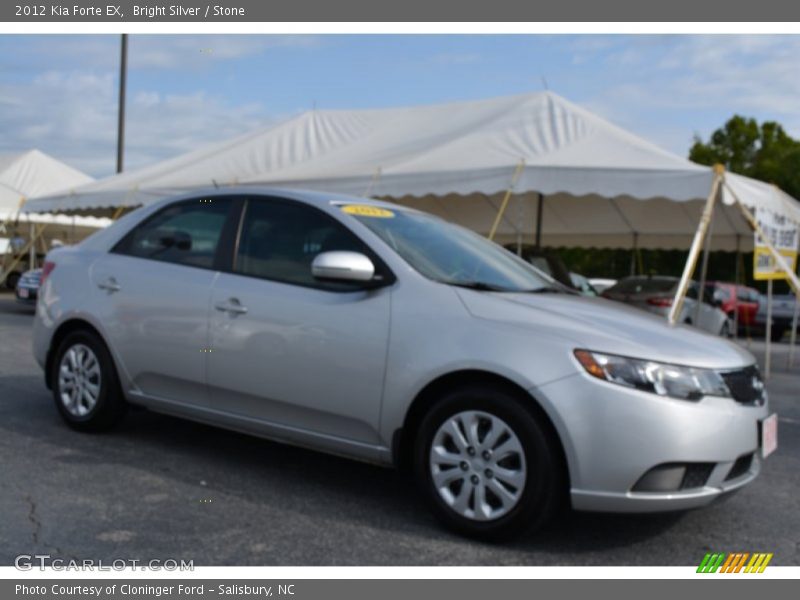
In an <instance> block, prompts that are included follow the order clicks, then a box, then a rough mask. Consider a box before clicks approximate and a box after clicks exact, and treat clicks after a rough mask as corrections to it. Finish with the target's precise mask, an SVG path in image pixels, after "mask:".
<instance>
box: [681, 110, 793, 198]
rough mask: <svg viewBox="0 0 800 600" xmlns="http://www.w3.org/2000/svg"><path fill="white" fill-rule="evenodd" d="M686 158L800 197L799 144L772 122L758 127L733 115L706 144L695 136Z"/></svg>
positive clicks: (756, 124) (766, 122)
mask: <svg viewBox="0 0 800 600" xmlns="http://www.w3.org/2000/svg"><path fill="white" fill-rule="evenodd" d="M689 159H690V160H693V161H694V162H697V163H700V164H704V165H713V164H716V163H720V164H723V165H725V168H726V169H728V170H729V171H733V172H734V173H740V174H742V175H747V176H748V177H753V178H755V179H760V180H761V181H766V182H767V183H774V184H775V185H777V186H778V187H780V188H781V189H782V190H784V191H785V192H787V193H788V194H791V195H792V196H794V197H795V198H800V142H799V141H798V140H795V139H794V138H792V137H791V136H790V135H789V134H787V133H786V131H785V130H784V129H783V127H782V126H781V125H780V124H779V123H776V122H774V121H765V122H764V123H762V124H761V125H759V124H758V122H757V121H756V120H755V119H748V118H746V117H742V116H740V115H734V116H733V117H732V118H731V119H729V120H728V122H727V123H725V125H724V126H723V127H721V128H719V129H717V130H716V131H715V132H714V133H712V134H711V137H710V138H709V140H708V141H707V142H704V141H703V140H702V139H701V138H700V137H699V136H695V138H694V144H693V145H692V147H691V149H690V150H689Z"/></svg>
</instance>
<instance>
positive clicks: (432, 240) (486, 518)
mask: <svg viewBox="0 0 800 600" xmlns="http://www.w3.org/2000/svg"><path fill="white" fill-rule="evenodd" d="M42 279H43V281H42V288H41V293H40V295H39V300H38V304H37V315H36V319H35V326H34V352H35V356H36V358H37V360H38V362H39V363H40V364H41V366H42V367H43V368H44V373H45V381H46V384H47V386H48V387H50V388H51V389H52V391H53V397H54V400H55V405H56V407H57V409H58V411H59V412H60V414H61V416H62V417H63V418H64V420H65V421H66V422H67V424H69V425H70V426H71V427H73V428H75V429H77V430H80V431H94V430H99V429H106V428H109V427H111V426H112V425H114V424H115V423H116V422H118V421H119V419H120V418H121V417H122V416H123V414H124V412H125V409H126V407H127V406H128V405H130V404H137V405H142V406H146V407H148V408H150V409H152V410H155V411H161V412H164V413H169V414H173V415H179V416H182V417H185V418H188V419H194V420H197V421H201V422H205V423H212V424H215V425H219V426H222V427H227V428H230V429H234V430H237V431H242V432H247V433H250V434H254V435H258V436H263V437H266V438H271V439H276V440H280V441H284V442H288V443H292V444H298V445H303V446H307V447H312V448H315V449H318V450H323V451H328V452H333V453H336V454H340V455H346V456H349V457H352V458H356V459H360V460H365V461H371V462H375V463H379V464H383V465H387V466H390V465H395V466H399V467H403V468H408V469H409V470H410V471H411V472H412V473H413V474H414V476H415V477H416V479H417V481H418V483H419V486H420V489H421V492H422V494H423V495H424V496H425V498H426V499H427V500H428V503H429V504H430V506H431V508H432V510H433V511H434V513H435V514H436V515H437V516H438V517H439V518H440V519H441V520H442V521H443V522H444V523H445V524H447V525H448V526H450V527H452V528H454V529H456V530H457V531H460V532H462V533H465V534H469V535H473V536H479V537H484V538H502V537H507V536H510V535H513V534H517V533H520V532H522V531H525V530H526V529H535V528H536V527H537V526H540V525H541V524H542V523H544V522H545V521H546V520H547V519H548V518H549V517H550V516H552V515H553V513H554V512H555V511H556V510H558V509H559V508H561V507H564V506H567V505H569V504H570V503H571V505H572V506H573V507H574V508H576V509H585V510H606V511H661V510H672V509H685V508H691V507H698V506H702V505H704V504H707V503H709V502H711V501H712V500H714V499H715V498H717V497H719V496H720V495H722V494H724V493H726V492H730V491H732V490H735V489H737V488H739V487H741V486H743V485H745V484H747V483H749V482H750V481H752V480H753V479H754V478H755V477H756V475H757V474H758V472H759V468H760V464H761V460H762V457H763V456H766V455H767V454H768V453H769V452H770V451H771V450H772V449H774V447H775V444H776V437H775V436H776V433H775V429H774V428H775V418H774V416H773V417H769V416H768V415H769V413H768V410H767V397H766V393H765V392H764V386H763V384H762V382H761V378H760V376H759V374H758V369H757V367H756V365H755V364H754V359H753V357H752V356H751V355H750V354H749V353H747V352H746V351H744V350H742V349H740V348H739V347H737V346H735V345H733V344H731V343H729V342H727V341H725V340H722V339H718V338H715V337H712V336H709V335H706V334H704V333H701V332H698V331H697V330H693V329H690V328H687V327H685V326H679V327H677V328H672V327H669V326H668V325H667V324H666V323H664V322H663V320H662V319H659V318H657V317H655V316H652V315H648V314H645V313H631V311H630V310H628V309H627V308H626V307H624V306H620V305H618V304H616V303H614V302H610V301H606V300H603V299H598V298H585V297H581V296H579V295H577V294H575V293H573V292H571V291H570V290H568V289H566V288H564V287H563V286H561V285H559V284H557V283H555V282H554V281H553V280H552V279H550V278H549V277H548V276H546V275H544V274H542V273H541V272H539V271H537V270H536V269H535V268H534V267H532V266H531V265H529V264H527V263H526V262H524V261H522V260H520V259H518V258H517V257H516V256H514V255H513V254H512V253H510V252H508V251H506V250H504V249H503V248H501V247H499V246H497V245H495V244H493V243H490V242H488V241H487V240H485V239H484V238H481V237H479V236H478V235H476V234H473V233H471V232H469V231H467V230H465V229H462V228H460V227H457V226H455V225H452V224H449V223H447V222H444V221H442V220H440V219H437V218H435V217H432V216H430V215H427V214H424V213H421V212H417V211H413V210H408V209H405V208H401V207H398V206H395V205H392V204H389V203H382V202H375V201H369V200H364V199H359V198H350V197H343V196H335V195H331V194H322V193H311V192H298V191H282V190H268V189H256V188H229V189H225V190H211V191H208V192H205V193H197V194H192V195H189V196H183V197H180V198H173V199H169V200H164V201H161V202H158V203H155V204H152V205H148V206H146V207H144V208H141V209H139V210H136V211H134V212H132V213H131V214H129V215H128V216H126V217H124V218H123V219H121V220H119V221H117V222H116V223H115V224H114V225H112V226H111V227H109V228H107V229H105V230H103V231H100V232H98V233H96V234H95V235H93V236H91V237H90V238H88V239H86V240H85V241H84V242H82V243H81V244H79V245H77V246H74V247H69V248H61V249H57V250H54V251H52V252H51V253H50V254H49V255H48V257H47V261H46V264H45V267H44V271H43V277H42ZM109 443H113V441H111V440H109Z"/></svg>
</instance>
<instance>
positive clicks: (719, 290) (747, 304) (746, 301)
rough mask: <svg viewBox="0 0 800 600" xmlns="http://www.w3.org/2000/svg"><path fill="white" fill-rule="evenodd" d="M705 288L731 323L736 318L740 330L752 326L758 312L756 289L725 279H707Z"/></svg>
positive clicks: (757, 293)
mask: <svg viewBox="0 0 800 600" xmlns="http://www.w3.org/2000/svg"><path fill="white" fill-rule="evenodd" d="M706 289H707V290H708V291H709V293H710V294H711V296H712V298H713V300H714V301H715V302H716V303H718V304H719V308H720V310H721V311H722V312H724V313H725V314H726V315H728V319H730V321H731V323H733V322H734V320H736V324H737V325H738V327H739V330H740V331H748V330H749V329H750V328H751V327H752V326H753V324H754V323H755V320H756V313H757V312H758V302H759V296H760V294H759V292H758V290H756V289H753V288H751V287H747V286H744V285H737V284H735V283H729V282H725V281H709V282H707V283H706Z"/></svg>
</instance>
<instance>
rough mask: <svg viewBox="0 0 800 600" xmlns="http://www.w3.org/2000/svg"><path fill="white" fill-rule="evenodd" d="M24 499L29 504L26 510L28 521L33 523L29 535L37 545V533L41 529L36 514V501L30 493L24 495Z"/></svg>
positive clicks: (40, 523)
mask: <svg viewBox="0 0 800 600" xmlns="http://www.w3.org/2000/svg"><path fill="white" fill-rule="evenodd" d="M25 500H26V501H27V502H28V505H29V506H30V510H29V511H28V521H30V522H31V525H33V531H32V532H31V537H32V538H33V543H34V544H35V545H37V546H38V545H39V533H40V532H41V531H42V522H41V521H39V518H38V517H37V515H36V502H34V501H33V498H32V497H31V495H30V494H28V495H26V496H25Z"/></svg>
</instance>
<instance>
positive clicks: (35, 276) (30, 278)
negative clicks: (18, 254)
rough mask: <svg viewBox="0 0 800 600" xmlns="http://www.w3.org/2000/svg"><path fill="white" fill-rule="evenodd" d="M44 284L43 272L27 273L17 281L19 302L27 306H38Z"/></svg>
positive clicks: (39, 270) (37, 270) (33, 271)
mask: <svg viewBox="0 0 800 600" xmlns="http://www.w3.org/2000/svg"><path fill="white" fill-rule="evenodd" d="M41 283H42V270H41V269H32V270H31V271H25V272H24V273H23V274H22V275H21V276H20V278H19V281H17V287H16V293H17V300H18V301H19V302H24V303H26V304H36V299H37V298H38V296H39V286H40V285H41Z"/></svg>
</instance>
